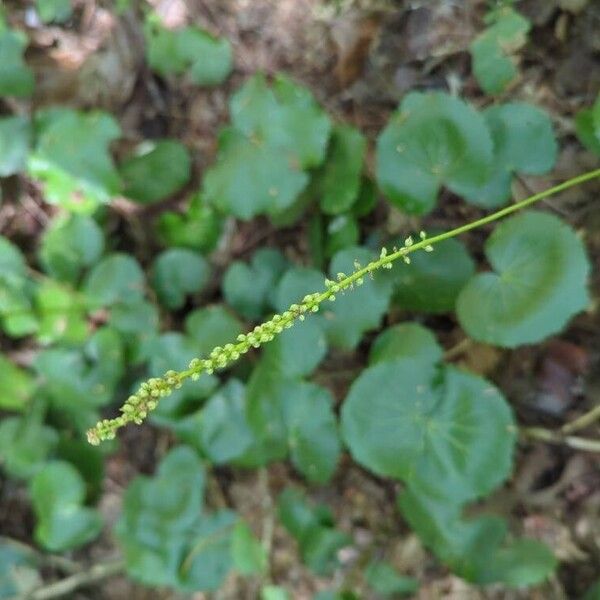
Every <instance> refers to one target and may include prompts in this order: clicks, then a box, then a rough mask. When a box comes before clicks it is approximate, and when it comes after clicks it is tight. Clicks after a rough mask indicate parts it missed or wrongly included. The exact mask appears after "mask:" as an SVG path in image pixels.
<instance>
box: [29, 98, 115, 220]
mask: <svg viewBox="0 0 600 600" xmlns="http://www.w3.org/2000/svg"><path fill="white" fill-rule="evenodd" d="M35 128H36V145H35V148H34V150H33V152H32V153H31V154H30V156H29V165H28V169H29V172H30V174H31V175H32V176H33V177H35V178H37V179H39V180H40V181H42V182H43V183H44V184H45V185H44V191H45V198H46V200H47V201H48V202H51V203H53V204H60V205H62V206H63V207H65V208H66V209H68V210H70V211H72V212H78V213H90V212H93V211H94V210H95V208H96V207H97V205H98V204H102V203H105V204H106V203H108V202H109V201H110V200H111V198H112V197H113V196H114V195H116V194H117V193H119V191H120V189H121V180H120V179H119V174H118V172H117V170H116V168H115V165H114V163H113V160H112V157H111V155H110V152H109V146H110V143H111V142H113V141H114V140H116V139H117V138H119V137H120V135H121V129H120V127H119V125H118V123H117V121H116V120H115V119H114V118H113V117H112V115H110V114H108V113H105V112H101V111H92V112H88V113H84V112H79V111H75V110H71V109H68V108H53V109H47V110H43V111H39V112H37V113H36V118H35Z"/></svg>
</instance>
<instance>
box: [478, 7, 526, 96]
mask: <svg viewBox="0 0 600 600" xmlns="http://www.w3.org/2000/svg"><path fill="white" fill-rule="evenodd" d="M487 20H488V22H490V23H491V24H490V26H489V27H488V28H487V29H486V30H485V31H484V32H483V33H481V34H480V35H479V36H477V38H475V40H473V43H472V44H471V47H470V50H471V56H472V57H473V72H474V74H475V78H476V79H477V82H478V83H479V85H480V86H481V89H483V91H484V92H486V93H487V94H500V93H501V92H503V91H504V90H505V89H506V87H507V86H508V84H509V83H511V81H513V79H515V77H516V76H517V67H516V64H515V63H516V58H515V56H514V55H515V53H516V52H517V51H518V50H520V49H521V48H522V47H523V46H524V45H525V43H526V42H527V33H528V32H529V29H530V27H531V23H530V22H529V21H528V20H527V19H526V18H525V17H523V16H522V15H520V14H519V13H518V12H516V11H515V10H513V9H512V8H511V7H510V6H508V5H507V6H502V7H501V8H499V9H497V10H494V11H492V12H491V13H490V14H489V15H488V17H487Z"/></svg>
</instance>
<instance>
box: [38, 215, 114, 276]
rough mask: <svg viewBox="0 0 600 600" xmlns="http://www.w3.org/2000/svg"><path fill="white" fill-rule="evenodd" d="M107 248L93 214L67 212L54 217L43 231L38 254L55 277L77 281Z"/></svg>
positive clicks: (48, 271) (46, 268)
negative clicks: (67, 213)
mask: <svg viewBox="0 0 600 600" xmlns="http://www.w3.org/2000/svg"><path fill="white" fill-rule="evenodd" d="M103 251H104V234H103V232H102V229H101V228H100V226H99V225H98V224H97V223H96V221H94V219H92V218H91V217H88V216H85V215H76V214H74V215H66V216H59V217H57V218H56V219H54V220H53V221H52V222H51V223H50V225H49V226H48V228H47V229H46V230H45V231H44V235H43V237H42V242H41V245H40V249H39V252H38V257H39V260H40V262H41V263H42V266H43V268H44V271H46V273H48V275H51V276H52V277H54V278H56V279H60V280H61V281H68V282H69V283H75V282H76V281H77V280H78V278H79V276H80V274H81V271H82V270H83V269H84V268H86V267H90V266H92V265H93V264H94V263H95V262H96V261H97V260H98V259H99V258H100V256H101V255H102V252H103Z"/></svg>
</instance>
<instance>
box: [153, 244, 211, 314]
mask: <svg viewBox="0 0 600 600" xmlns="http://www.w3.org/2000/svg"><path fill="white" fill-rule="evenodd" d="M209 275H210V269H209V266H208V262H207V261H206V259H205V258H204V257H203V256H202V255H201V254H198V253H197V252H194V251H193V250H187V249H186V248H171V249H170V250H165V251H164V252H162V253H161V254H160V255H159V256H158V257H157V258H156V260H155V261H154V264H153V266H152V286H153V287H154V290H155V291H156V295H157V296H158V299H159V300H160V301H161V303H162V304H163V305H164V306H166V307H167V308H170V309H171V310H174V309H177V308H181V307H182V306H183V305H184V303H185V298H186V296H188V295H190V294H193V293H195V292H198V291H200V290H201V289H202V288H203V287H204V286H205V285H206V283H207V282H208V278H209Z"/></svg>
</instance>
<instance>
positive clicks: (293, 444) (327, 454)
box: [282, 382, 340, 484]
mask: <svg viewBox="0 0 600 600" xmlns="http://www.w3.org/2000/svg"><path fill="white" fill-rule="evenodd" d="M282 400H283V405H282V409H283V421H284V423H285V427H286V431H287V441H288V445H289V448H290V456H291V460H292V463H293V464H294V466H295V467H296V468H297V469H298V471H300V472H301V473H302V474H303V475H304V476H305V477H306V479H307V480H308V481H309V482H311V483H320V484H321V483H325V482H326V481H328V480H329V479H330V478H331V476H332V475H333V473H334V471H335V468H336V466H337V462H338V459H339V455H340V440H339V436H338V430H337V421H336V418H335V415H334V413H333V398H332V396H331V394H330V393H329V391H328V390H326V389H325V388H321V387H319V386H317V385H314V384H312V383H304V382H299V383H293V384H290V385H288V390H287V393H286V394H285V396H284V397H283V398H282Z"/></svg>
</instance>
